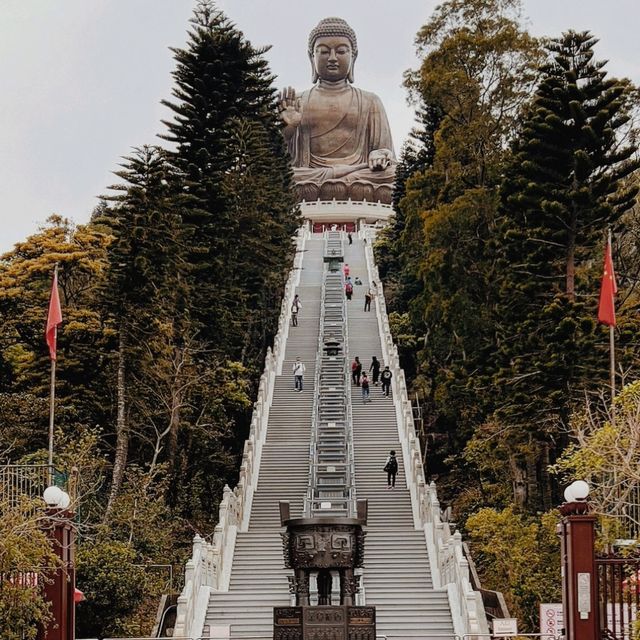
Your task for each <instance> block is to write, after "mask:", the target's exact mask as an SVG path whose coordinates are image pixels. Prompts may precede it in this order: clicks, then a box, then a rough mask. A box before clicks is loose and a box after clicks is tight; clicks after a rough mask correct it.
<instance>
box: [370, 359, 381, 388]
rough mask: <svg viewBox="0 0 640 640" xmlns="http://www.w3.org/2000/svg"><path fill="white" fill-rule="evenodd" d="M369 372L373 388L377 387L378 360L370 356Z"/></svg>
mask: <svg viewBox="0 0 640 640" xmlns="http://www.w3.org/2000/svg"><path fill="white" fill-rule="evenodd" d="M369 371H370V372H371V374H372V375H371V382H373V385H374V386H376V387H377V386H378V379H379V378H380V360H378V358H376V357H375V356H371V366H370V367H369Z"/></svg>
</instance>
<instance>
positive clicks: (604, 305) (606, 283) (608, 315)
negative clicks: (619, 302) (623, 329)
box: [598, 241, 618, 327]
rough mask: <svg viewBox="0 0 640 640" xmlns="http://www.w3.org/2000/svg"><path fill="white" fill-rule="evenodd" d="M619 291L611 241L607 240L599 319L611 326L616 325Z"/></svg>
mask: <svg viewBox="0 0 640 640" xmlns="http://www.w3.org/2000/svg"><path fill="white" fill-rule="evenodd" d="M616 293H618V285H617V284H616V274H615V272H614V270H613V260H612V259H611V241H609V242H607V247H606V249H605V251H604V272H603V274H602V283H601V284H600V306H599V307H598V321H599V322H602V324H607V325H609V326H610V327H615V326H616V308H615V306H614V303H613V297H614V296H615V295H616Z"/></svg>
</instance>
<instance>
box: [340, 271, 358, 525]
mask: <svg viewBox="0 0 640 640" xmlns="http://www.w3.org/2000/svg"><path fill="white" fill-rule="evenodd" d="M342 278H343V280H344V274H343V276H342ZM343 285H344V282H343ZM343 307H344V348H345V350H346V349H348V347H349V311H348V309H349V307H348V305H347V304H346V302H343ZM346 355H347V351H345V356H346ZM345 362H346V363H347V366H346V367H345V370H344V379H345V384H344V395H345V399H344V401H345V408H346V411H347V415H346V416H345V417H346V425H347V430H346V431H347V433H346V435H347V463H348V465H349V466H348V469H349V471H348V473H349V516H350V517H352V518H355V517H356V513H357V506H356V499H357V497H358V496H357V494H356V465H355V455H354V449H353V406H352V398H351V371H350V370H349V358H345Z"/></svg>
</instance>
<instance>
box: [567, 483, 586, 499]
mask: <svg viewBox="0 0 640 640" xmlns="http://www.w3.org/2000/svg"><path fill="white" fill-rule="evenodd" d="M589 489H590V487H589V485H588V484H587V483H586V482H585V481H584V480H576V481H575V482H573V483H572V484H571V493H572V494H573V499H574V500H586V499H587V497H588V496H589Z"/></svg>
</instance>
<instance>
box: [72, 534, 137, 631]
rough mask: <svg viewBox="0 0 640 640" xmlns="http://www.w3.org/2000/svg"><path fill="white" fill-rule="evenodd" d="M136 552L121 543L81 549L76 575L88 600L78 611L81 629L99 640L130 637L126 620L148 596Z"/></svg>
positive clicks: (106, 542)
mask: <svg viewBox="0 0 640 640" xmlns="http://www.w3.org/2000/svg"><path fill="white" fill-rule="evenodd" d="M136 563H137V556H136V553H135V551H134V550H133V549H132V548H131V547H130V546H128V545H127V544H125V543H123V542H120V541H117V540H105V541H100V542H95V543H91V544H87V545H82V546H81V547H79V549H78V552H77V555H76V566H77V570H76V575H77V581H78V585H79V587H80V589H81V590H82V591H83V592H84V594H85V597H86V600H85V601H84V602H82V603H81V604H80V605H79V606H78V609H77V621H78V622H77V624H78V628H80V629H82V633H83V634H86V635H90V636H95V637H98V638H104V637H106V636H114V635H120V634H122V635H124V634H126V633H127V627H126V617H127V616H128V615H130V614H132V613H133V612H134V611H135V609H136V607H137V606H138V605H139V602H140V600H141V599H142V598H143V597H144V596H145V587H146V584H145V580H146V575H145V571H144V569H143V568H142V567H139V566H136Z"/></svg>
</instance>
